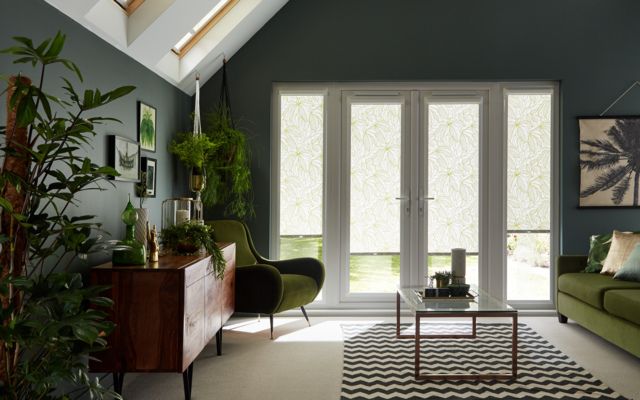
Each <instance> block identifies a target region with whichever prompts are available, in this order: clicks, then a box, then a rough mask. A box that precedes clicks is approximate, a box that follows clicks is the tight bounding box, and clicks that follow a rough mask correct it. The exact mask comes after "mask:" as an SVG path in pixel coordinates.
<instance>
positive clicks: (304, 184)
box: [280, 95, 324, 236]
mask: <svg viewBox="0 0 640 400" xmlns="http://www.w3.org/2000/svg"><path fill="white" fill-rule="evenodd" d="M280 107H281V114H280V115H281V116H280V118H281V119H280V235H283V236H287V235H291V236H293V235H299V236H321V235H322V195H323V189H322V188H323V186H322V179H323V172H322V171H323V165H322V164H323V133H324V96H322V95H304V96H303V95H283V96H281V98H280Z"/></svg>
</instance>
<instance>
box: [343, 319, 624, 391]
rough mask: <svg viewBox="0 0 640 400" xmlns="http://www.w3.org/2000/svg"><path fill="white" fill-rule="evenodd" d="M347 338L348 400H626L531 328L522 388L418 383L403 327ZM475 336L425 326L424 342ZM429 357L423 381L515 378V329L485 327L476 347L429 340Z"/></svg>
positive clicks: (360, 329) (522, 341)
mask: <svg viewBox="0 0 640 400" xmlns="http://www.w3.org/2000/svg"><path fill="white" fill-rule="evenodd" d="M409 327H410V326H409V325H406V324H403V329H408V328H409ZM342 330H343V334H344V366H343V375H342V395H341V399H342V400H347V399H393V400H395V399H524V400H528V399H531V400H533V399H535V400H543V399H624V397H622V396H620V395H619V394H617V393H615V392H614V391H613V390H611V389H610V388H608V387H607V386H605V385H604V384H603V383H602V382H600V381H599V380H597V379H596V378H594V377H593V376H592V375H591V374H589V373H588V372H587V371H585V370H584V369H582V368H581V367H579V366H578V365H577V364H576V363H575V362H573V361H572V360H570V359H569V358H568V357H567V356H566V355H564V354H563V353H562V352H560V351H559V350H558V349H556V348H555V347H553V346H552V345H551V344H550V343H549V342H547V341H546V340H544V339H543V338H542V337H540V336H539V335H538V334H537V333H536V332H535V331H533V330H532V329H531V328H529V327H528V326H526V325H525V324H519V325H518V340H519V343H518V379H517V380H516V381H512V380H506V381H504V380H502V381H499V380H492V381H463V380H440V381H416V380H415V379H414V341H413V339H396V337H395V324H358V325H355V324H354V325H343V326H342ZM470 331H471V327H470V324H434V323H433V322H432V323H429V324H428V325H427V324H424V325H422V326H421V332H422V333H423V334H442V333H453V334H463V333H466V334H468V333H470ZM405 333H409V334H411V333H413V328H412V327H411V329H408V330H407V331H406V332H405ZM421 357H422V358H421V373H439V374H442V373H456V374H460V373H467V374H468V373H482V372H487V373H488V372H491V373H495V372H504V373H510V371H511V324H482V323H479V324H478V327H477V337H476V339H427V340H423V341H422V343H421Z"/></svg>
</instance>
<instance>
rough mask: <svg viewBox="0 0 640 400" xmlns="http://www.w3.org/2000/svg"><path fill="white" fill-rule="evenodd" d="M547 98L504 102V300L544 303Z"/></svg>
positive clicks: (547, 220)
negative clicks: (505, 124) (505, 289)
mask: <svg viewBox="0 0 640 400" xmlns="http://www.w3.org/2000/svg"><path fill="white" fill-rule="evenodd" d="M551 101H552V98H551V95H550V94H509V95H508V98H507V105H508V107H507V134H508V148H507V153H508V161H507V162H508V165H507V238H506V239H507V298H508V299H509V300H549V299H550V279H551V276H550V249H551V242H550V234H549V232H550V229H551V217H550V215H551V214H550V213H551Z"/></svg>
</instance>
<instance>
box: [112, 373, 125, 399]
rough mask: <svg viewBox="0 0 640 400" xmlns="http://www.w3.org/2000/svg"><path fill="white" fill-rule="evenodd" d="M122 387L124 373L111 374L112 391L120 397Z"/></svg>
mask: <svg viewBox="0 0 640 400" xmlns="http://www.w3.org/2000/svg"><path fill="white" fill-rule="evenodd" d="M122 385H124V372H114V373H113V390H114V391H115V392H116V393H118V394H119V395H121V396H122Z"/></svg>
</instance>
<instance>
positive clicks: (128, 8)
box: [113, 0, 144, 15]
mask: <svg viewBox="0 0 640 400" xmlns="http://www.w3.org/2000/svg"><path fill="white" fill-rule="evenodd" d="M113 1H115V2H116V4H118V5H119V6H120V7H122V9H123V10H124V11H125V12H126V13H127V15H131V14H133V12H134V11H135V10H137V9H138V7H140V5H142V3H144V0H113Z"/></svg>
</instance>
